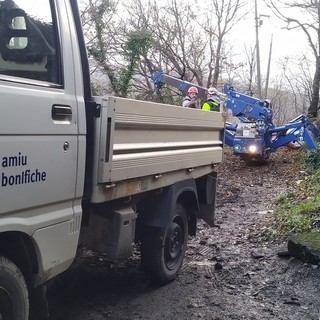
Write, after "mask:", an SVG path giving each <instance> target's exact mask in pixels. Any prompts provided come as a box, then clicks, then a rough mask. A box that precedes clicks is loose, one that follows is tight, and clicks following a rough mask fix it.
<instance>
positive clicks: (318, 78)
mask: <svg viewBox="0 0 320 320" xmlns="http://www.w3.org/2000/svg"><path fill="white" fill-rule="evenodd" d="M319 86H320V57H319V56H317V58H316V71H315V73H314V77H313V82H312V96H311V101H310V106H309V109H308V116H309V117H310V118H316V117H317V116H318V110H319V108H318V105H319Z"/></svg>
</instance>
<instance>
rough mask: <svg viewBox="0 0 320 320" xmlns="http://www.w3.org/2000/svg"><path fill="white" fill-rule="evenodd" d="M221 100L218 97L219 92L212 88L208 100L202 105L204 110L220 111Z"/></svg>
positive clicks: (208, 91)
mask: <svg viewBox="0 0 320 320" xmlns="http://www.w3.org/2000/svg"><path fill="white" fill-rule="evenodd" d="M220 104H221V100H220V98H219V96H218V90H217V89H216V88H214V87H210V88H209V89H208V90H207V100H206V101H205V102H204V104H203V105H202V110H207V111H220Z"/></svg>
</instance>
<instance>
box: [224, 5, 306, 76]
mask: <svg viewBox="0 0 320 320" xmlns="http://www.w3.org/2000/svg"><path fill="white" fill-rule="evenodd" d="M259 15H260V19H261V20H262V21H263V23H262V25H261V26H260V27H259V28H258V34H259V47H260V60H261V72H262V74H265V73H266V70H267V65H268V58H269V51H270V50H269V49H270V42H271V38H272V39H273V40H272V53H271V58H272V59H271V73H276V71H277V61H279V59H280V58H283V57H285V56H301V55H302V54H303V53H306V52H307V51H308V50H309V48H308V44H307V41H306V36H305V35H304V34H303V33H302V31H300V30H298V29H297V30H291V31H288V30H285V29H284V28H283V27H284V26H285V23H284V22H282V21H280V20H279V19H278V18H277V17H275V16H274V14H273V13H272V12H271V10H270V9H268V8H267V7H266V6H265V5H264V4H263V2H262V1H259V0H258V16H259ZM255 25H256V24H255V12H254V1H252V7H251V9H250V13H249V14H248V16H247V17H246V18H245V19H243V20H242V21H241V22H239V24H238V25H237V26H236V27H235V28H234V29H233V30H232V31H231V32H230V37H231V39H233V40H232V42H234V41H235V42H236V43H237V47H238V48H239V49H238V50H239V52H241V50H242V51H243V50H244V49H243V48H244V46H246V47H247V48H249V47H250V45H251V46H252V47H253V46H254V45H255V43H256V27H255Z"/></svg>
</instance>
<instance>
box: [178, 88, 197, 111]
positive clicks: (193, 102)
mask: <svg viewBox="0 0 320 320" xmlns="http://www.w3.org/2000/svg"><path fill="white" fill-rule="evenodd" d="M182 106H183V107H186V108H195V109H199V98H198V89H197V88H196V87H190V88H189V89H188V94H187V95H186V96H185V98H184V99H183V101H182Z"/></svg>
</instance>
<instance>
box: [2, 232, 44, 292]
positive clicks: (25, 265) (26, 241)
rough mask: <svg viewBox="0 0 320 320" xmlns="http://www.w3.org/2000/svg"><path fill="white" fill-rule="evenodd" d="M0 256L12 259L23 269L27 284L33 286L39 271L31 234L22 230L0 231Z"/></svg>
mask: <svg viewBox="0 0 320 320" xmlns="http://www.w3.org/2000/svg"><path fill="white" fill-rule="evenodd" d="M0 256H4V257H6V258H7V259H9V260H11V261H12V262H13V263H14V264H16V265H17V267H18V268H19V269H20V270H21V273H22V274H23V276H24V278H25V279H26V282H27V285H28V286H30V287H33V286H34V284H35V277H34V276H35V275H36V274H37V272H38V259H37V254H36V250H35V247H34V244H33V242H32V239H31V238H30V236H28V235H27V234H25V233H22V232H16V231H8V232H3V233H0Z"/></svg>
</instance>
